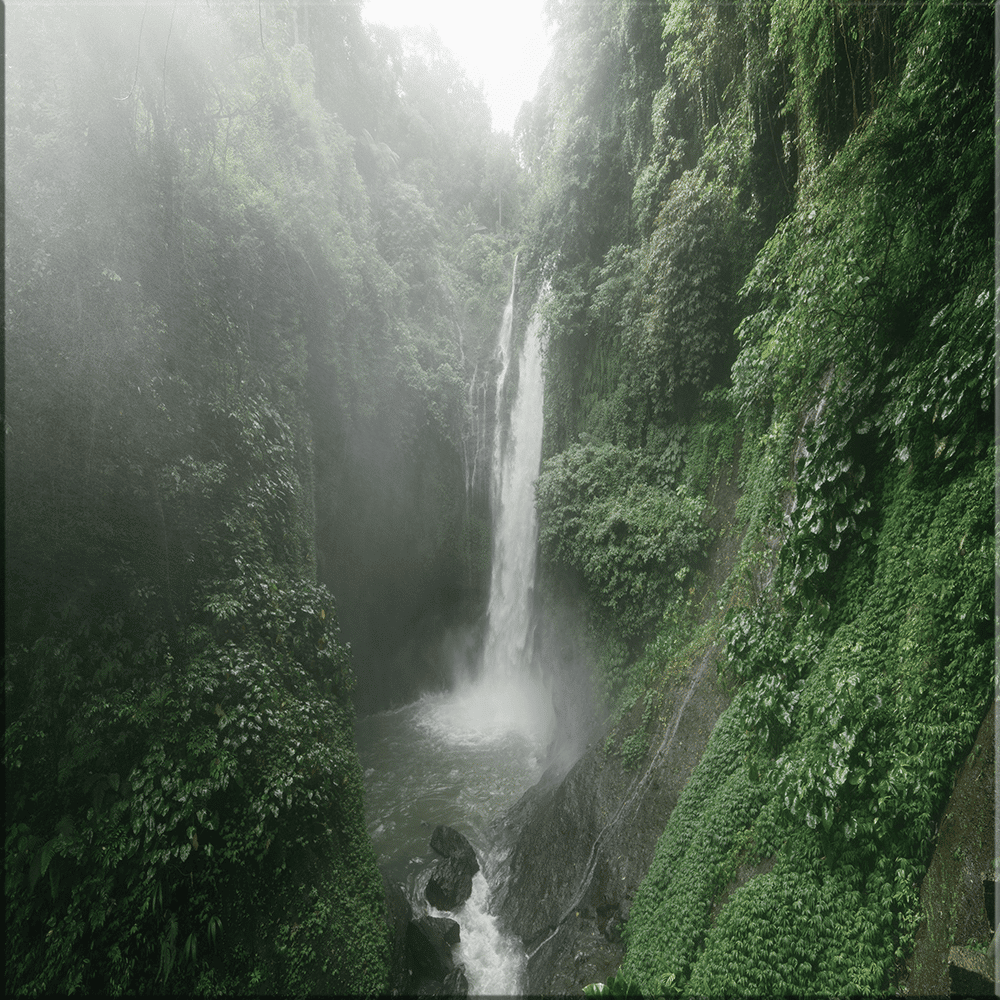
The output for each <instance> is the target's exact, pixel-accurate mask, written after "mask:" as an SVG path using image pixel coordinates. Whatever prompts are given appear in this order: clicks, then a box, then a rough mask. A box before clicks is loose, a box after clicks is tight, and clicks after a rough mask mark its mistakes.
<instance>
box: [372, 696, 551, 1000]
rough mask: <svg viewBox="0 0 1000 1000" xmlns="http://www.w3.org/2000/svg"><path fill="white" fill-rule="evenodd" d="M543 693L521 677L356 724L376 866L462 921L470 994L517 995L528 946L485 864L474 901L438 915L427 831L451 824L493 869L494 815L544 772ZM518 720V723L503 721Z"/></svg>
mask: <svg viewBox="0 0 1000 1000" xmlns="http://www.w3.org/2000/svg"><path fill="white" fill-rule="evenodd" d="M545 697H546V692H545V691H544V689H541V690H535V689H534V688H533V686H532V685H531V683H530V682H523V683H522V682H514V683H512V684H511V685H510V686H509V688H508V689H507V690H506V691H502V690H498V689H497V688H496V687H495V686H491V685H489V684H485V683H482V682H480V683H477V684H470V685H461V686H459V687H458V688H457V689H456V690H455V691H452V692H447V693H441V694H428V695H425V696H424V697H423V698H421V699H420V700H419V701H416V702H414V703H412V704H410V705H406V706H404V707H403V708H398V709H394V710H391V711H387V712H381V713H379V714H377V715H370V716H367V717H365V718H362V719H359V720H358V721H357V725H356V733H357V741H358V754H359V756H360V758H361V766H362V768H363V771H364V783H365V812H366V817H367V823H368V833H369V835H370V836H371V838H372V842H373V844H374V847H375V852H376V856H377V859H378V864H379V868H380V869H381V870H382V871H383V872H384V873H385V875H386V876H387V878H388V879H389V880H390V881H393V882H397V883H399V884H400V885H402V886H403V888H404V889H405V891H406V894H407V896H408V898H409V900H410V903H411V905H412V906H413V908H414V912H415V913H420V912H426V913H429V914H430V915H432V916H447V917H450V918H452V919H453V920H457V921H458V923H459V925H460V927H461V940H460V942H459V944H458V946H457V947H456V949H455V961H456V964H461V965H464V966H465V973H466V976H467V977H468V980H469V993H470V995H476V994H478V995H483V994H495V995H496V994H511V993H516V992H518V991H519V988H520V986H519V984H520V980H521V974H522V971H523V967H524V961H525V955H524V950H523V948H522V947H521V943H520V941H518V940H516V939H511V938H508V937H506V936H504V935H503V934H501V933H500V931H499V930H498V928H497V926H496V923H495V921H494V919H493V917H492V915H491V914H490V912H489V898H490V892H489V887H488V886H487V884H486V881H485V878H484V876H483V872H482V870H481V871H480V872H479V874H477V875H476V877H475V879H474V880H473V886H472V897H471V898H470V899H469V900H468V901H467V902H466V903H465V904H464V905H463V906H461V907H460V908H459V909H458V910H456V911H455V912H450V913H440V912H439V911H437V910H435V909H434V908H433V907H432V906H431V905H430V904H429V903H428V902H427V901H426V899H424V895H423V890H424V887H425V886H426V883H427V877H428V874H429V872H430V867H431V865H432V863H433V861H434V859H435V858H436V855H435V854H434V852H433V851H432V850H431V848H430V843H429V842H430V836H431V833H432V832H433V830H434V827H436V826H438V825H439V824H444V825H446V826H452V827H454V828H455V829H456V830H458V831H459V832H460V833H462V834H464V835H465V836H466V837H467V838H468V839H469V842H470V843H471V844H472V846H473V847H474V848H475V850H476V854H477V856H478V857H479V861H480V866H481V868H488V867H489V859H490V858H491V856H492V854H493V852H494V850H495V849H496V845H494V844H493V843H492V842H491V840H490V836H489V824H490V821H491V820H492V819H494V818H495V817H496V816H497V815H498V814H499V813H501V812H502V811H503V810H505V809H506V808H508V807H509V806H511V805H512V804H513V803H514V802H516V801H517V799H518V798H520V796H521V795H522V794H523V793H524V791H525V790H526V789H527V788H528V787H529V786H530V785H532V784H534V783H535V781H537V780H538V778H539V776H540V775H541V769H542V762H543V758H544V754H545V749H546V743H545V740H546V738H547V732H548V728H547V719H545V718H543V716H542V715H541V714H540V713H539V707H540V705H542V704H544V699H545ZM514 718H516V719H517V720H518V725H517V726H508V725H506V724H505V722H507V721H512V720H513V719H514ZM535 727H537V728H535ZM533 730H534V731H533Z"/></svg>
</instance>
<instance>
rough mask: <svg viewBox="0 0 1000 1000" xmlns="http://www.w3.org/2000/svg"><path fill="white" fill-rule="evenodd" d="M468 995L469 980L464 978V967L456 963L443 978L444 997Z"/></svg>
mask: <svg viewBox="0 0 1000 1000" xmlns="http://www.w3.org/2000/svg"><path fill="white" fill-rule="evenodd" d="M468 995H469V980H468V979H466V978H465V967H464V966H462V965H456V966H455V968H454V969H452V970H451V972H449V973H448V975H447V976H446V977H445V980H444V993H443V996H446V997H467V996H468Z"/></svg>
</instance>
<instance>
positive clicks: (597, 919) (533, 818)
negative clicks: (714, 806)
mask: <svg viewBox="0 0 1000 1000" xmlns="http://www.w3.org/2000/svg"><path fill="white" fill-rule="evenodd" d="M719 655H720V649H718V648H716V647H710V648H709V649H708V650H707V651H706V652H705V653H704V654H703V656H702V657H701V658H700V660H699V661H698V662H696V663H694V664H693V665H692V672H691V675H690V677H689V678H688V679H687V680H685V681H684V682H682V683H680V684H678V685H677V686H676V689H675V690H674V691H673V692H672V694H671V701H672V707H671V710H670V711H669V713H667V714H666V715H665V717H664V722H663V724H662V727H661V728H659V729H658V730H657V731H655V732H653V733H651V734H650V750H649V752H648V753H647V756H646V759H645V760H644V761H643V763H642V764H640V766H639V767H638V768H637V769H635V770H630V769H627V768H625V767H624V766H623V764H622V763H621V760H620V759H619V758H617V757H611V756H608V755H606V754H605V753H604V751H603V748H595V749H592V750H589V751H588V752H587V753H585V754H584V755H583V756H582V757H581V758H580V760H578V761H577V762H576V764H575V765H574V766H573V767H572V768H571V770H570V771H569V773H568V774H567V775H566V776H565V778H563V779H562V780H560V779H559V775H558V774H550V773H549V772H546V774H545V775H543V776H542V779H541V781H540V782H539V783H538V784H537V785H535V786H534V787H533V788H531V789H529V790H528V791H527V792H526V793H525V794H524V796H523V797H522V798H521V800H520V801H519V802H517V803H516V804H515V805H514V806H513V807H512V808H511V809H510V810H508V812H507V813H505V814H504V815H503V816H502V817H501V818H500V820H499V821H498V822H497V824H496V826H495V829H494V834H495V839H496V840H497V841H498V842H499V843H503V844H507V845H509V846H508V848H507V850H506V852H505V853H504V855H501V856H499V857H498V858H497V861H496V862H495V864H496V869H497V870H496V872H495V873H494V872H493V870H492V865H493V864H494V862H492V860H491V871H490V872H488V873H487V875H488V878H489V880H490V881H491V882H492V883H493V884H494V885H495V886H496V888H495V889H494V894H493V908H494V912H496V913H497V914H498V916H499V918H500V922H501V925H502V926H503V927H504V929H506V930H507V931H509V932H512V933H514V934H516V935H518V936H519V937H520V938H521V939H522V941H523V942H524V944H525V948H526V949H527V951H528V964H527V969H526V983H525V985H524V989H525V991H526V992H528V993H540V994H549V995H551V994H566V993H576V994H579V993H580V991H582V989H583V987H584V986H586V985H587V984H588V983H592V982H594V981H606V980H607V979H608V978H609V977H610V976H611V975H612V974H613V973H614V971H615V970H616V969H617V967H618V965H619V964H620V962H621V959H622V956H623V954H624V946H623V944H622V940H621V925H622V924H623V923H624V922H625V921H627V919H628V913H629V908H630V906H631V901H632V897H633V896H634V894H635V891H636V889H637V888H638V886H639V883H640V882H641V881H642V879H643V877H644V876H645V874H646V871H647V870H648V868H649V863H650V861H651V859H652V857H653V852H654V850H655V848H656V842H657V840H658V839H659V836H660V833H661V832H662V831H663V826H664V824H665V822H666V818H667V817H668V816H669V815H670V812H671V810H672V809H673V807H674V805H675V804H676V802H677V798H678V796H679V795H680V792H681V790H682V789H683V787H684V785H685V783H686V782H687V779H688V776H689V775H690V774H691V771H692V770H693V769H694V766H695V764H696V763H697V762H698V760H699V759H700V757H701V755H702V753H703V751H704V749H705V746H706V744H707V743H708V738H709V735H710V734H711V731H712V729H713V727H714V726H715V722H716V720H717V719H718V717H719V715H720V714H721V713H722V711H723V709H724V708H725V706H726V705H727V704H728V701H729V699H728V697H727V696H726V695H725V694H724V693H723V692H722V691H721V690H720V688H719V685H718V682H717V679H716V673H715V663H716V661H717V659H718V656H719Z"/></svg>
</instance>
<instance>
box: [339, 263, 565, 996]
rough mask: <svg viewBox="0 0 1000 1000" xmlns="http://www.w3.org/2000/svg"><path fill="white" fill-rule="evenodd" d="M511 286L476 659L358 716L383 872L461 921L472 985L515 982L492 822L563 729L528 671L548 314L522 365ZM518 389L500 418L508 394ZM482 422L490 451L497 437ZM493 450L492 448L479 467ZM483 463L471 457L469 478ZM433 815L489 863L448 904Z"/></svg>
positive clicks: (519, 968)
mask: <svg viewBox="0 0 1000 1000" xmlns="http://www.w3.org/2000/svg"><path fill="white" fill-rule="evenodd" d="M515 268H516V260H515ZM513 285H514V281H513V280H512V288H511V295H510V299H509V300H508V303H507V308H506V310H505V311H504V317H503V323H502V324H501V327H500V332H499V337H498V344H497V354H496V356H495V358H496V360H498V361H499V376H498V381H497V387H496V404H495V408H494V433H493V453H492V457H491V461H492V465H491V484H492V490H491V497H490V500H491V504H492V508H493V565H492V575H491V583H490V599H489V610H488V614H489V622H488V626H487V635H486V640H485V643H484V648H483V653H482V659H481V661H480V663H479V668H478V671H477V672H476V673H475V676H461V677H457V678H456V683H455V686H454V688H453V689H452V690H451V691H445V692H435V693H428V694H425V695H424V696H423V697H422V698H421V699H420V700H419V701H417V702H414V703H413V704H412V705H408V706H404V707H403V708H401V709H397V710H394V711H393V712H385V713H381V714H379V715H376V716H371V717H369V718H368V719H362V720H359V722H358V727H357V731H358V748H359V755H360V757H361V760H362V764H363V766H364V769H365V770H364V776H365V788H366V793H365V794H366V813H367V818H368V830H369V833H370V835H371V837H372V841H373V843H374V844H375V846H376V850H377V852H378V856H379V864H380V865H382V866H383V871H385V870H386V868H385V867H384V866H389V869H390V871H391V876H390V877H391V878H392V879H393V880H395V881H398V882H400V883H401V884H404V885H405V886H406V887H407V895H408V896H409V899H410V902H411V904H412V905H413V907H414V910H415V912H417V913H424V912H427V913H430V914H431V915H433V916H447V917H449V918H451V919H454V920H457V921H458V923H459V926H460V928H461V938H460V943H459V945H457V946H456V948H455V953H454V958H455V960H456V962H458V963H459V964H461V965H463V966H465V969H466V974H467V976H468V980H469V992H470V995H477V994H490V995H495V994H517V993H518V990H519V984H520V982H521V979H522V976H523V968H524V963H525V954H524V949H523V947H522V946H521V943H520V941H518V940H517V939H516V938H513V937H510V936H509V935H507V934H506V933H505V932H503V931H501V930H500V928H499V926H498V924H497V919H496V917H495V915H493V914H491V913H490V906H489V904H490V893H491V889H493V888H495V885H494V884H492V883H489V884H488V875H489V873H491V872H493V871H495V870H496V869H497V865H498V863H499V859H500V855H499V854H498V853H497V852H498V848H497V845H496V843H495V842H494V840H493V836H492V834H491V833H490V830H489V826H490V823H491V822H492V820H493V818H494V817H495V816H496V815H497V814H498V812H499V811H500V810H502V809H505V808H508V807H509V806H511V805H512V804H513V803H514V802H516V801H517V799H518V798H519V797H520V795H521V794H523V792H524V791H525V790H526V789H527V788H528V787H530V785H531V784H533V783H534V782H535V781H537V780H538V778H539V776H540V774H541V771H542V768H543V761H544V759H545V752H546V751H545V748H546V747H547V746H548V744H549V743H550V741H551V738H552V735H553V733H554V729H555V712H554V709H553V702H552V692H551V691H549V690H548V688H547V687H546V684H545V682H544V680H543V679H542V678H541V677H540V676H539V675H538V673H537V672H536V671H535V670H534V667H533V664H532V655H531V646H532V642H531V633H532V598H533V589H534V581H535V548H536V545H537V542H538V524H537V519H536V516H535V496H534V492H535V481H536V479H537V478H538V470H539V465H540V461H541V453H542V401H543V381H542V343H541V337H542V332H543V324H542V321H541V318H540V315H539V312H538V309H537V307H536V310H535V314H534V315H533V317H532V319H531V321H530V323H529V325H528V329H527V330H526V332H525V337H524V343H523V344H522V346H521V348H520V352H519V354H518V357H517V363H516V364H512V363H511V362H512V360H513V353H514V352H513V349H512V339H513V322H514V287H513ZM484 367H486V366H484ZM515 376H516V388H514V384H513V382H511V385H510V386H509V387H508V380H513V379H514V378H515ZM512 389H513V393H512V392H511V390H512ZM477 391H478V390H477ZM512 394H513V397H514V398H513V403H512V405H511V407H510V414H509V419H505V418H504V417H505V414H504V410H505V401H507V400H508V399H509V397H510V396H511V395H512ZM484 423H485V421H484ZM482 433H483V437H482V440H483V444H484V448H483V450H484V451H485V450H486V443H487V440H486V439H487V438H488V436H489V435H488V432H487V431H485V430H484V431H483V432H482ZM475 439H476V440H477V441H478V440H479V436H478V432H477V434H476V437H475ZM485 460H486V456H485V455H484V456H483V464H484V466H485ZM477 464H478V463H477V461H476V460H475V458H474V459H473V461H472V463H471V466H472V472H471V474H470V478H472V477H474V475H475V468H476V465H477ZM438 823H445V824H448V825H454V826H456V827H457V828H459V829H460V830H462V832H464V833H465V834H466V835H467V836H468V837H469V838H470V840H471V842H472V843H473V846H474V847H475V849H476V851H477V853H478V855H479V858H480V863H481V865H482V871H481V872H480V873H479V874H477V875H476V878H475V880H474V881H473V887H472V888H473V891H472V896H471V898H470V899H469V900H468V901H467V902H466V903H465V904H464V905H463V906H461V907H460V908H459V909H458V910H456V911H454V912H450V913H447V914H441V913H438V912H437V911H436V910H434V909H433V907H429V905H428V903H427V901H426V899H425V897H424V894H423V887H424V886H425V885H426V881H427V875H428V868H427V863H428V860H429V859H428V857H427V853H428V852H427V838H428V837H429V835H430V833H429V831H430V830H431V829H433V827H434V826H435V825H437V824H438Z"/></svg>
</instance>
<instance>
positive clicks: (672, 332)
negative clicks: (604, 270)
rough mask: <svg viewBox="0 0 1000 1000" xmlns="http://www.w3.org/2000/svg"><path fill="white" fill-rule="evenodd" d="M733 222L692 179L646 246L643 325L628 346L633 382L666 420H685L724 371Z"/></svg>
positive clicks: (692, 176)
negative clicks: (680, 416)
mask: <svg viewBox="0 0 1000 1000" xmlns="http://www.w3.org/2000/svg"><path fill="white" fill-rule="evenodd" d="M727 221H728V220H727V217H726V214H725V209H724V208H723V206H722V205H721V204H720V199H719V195H718V192H717V191H716V190H714V189H712V188H711V187H709V186H708V185H707V184H706V182H705V178H704V177H703V176H702V175H700V174H699V173H698V172H696V171H692V172H688V173H686V174H684V175H683V177H681V178H680V179H679V180H677V181H675V182H674V184H673V185H672V186H671V189H670V197H669V198H668V200H667V201H666V202H665V203H664V205H663V208H662V210H661V212H660V214H659V216H658V217H657V220H656V224H655V226H654V229H653V232H652V235H651V237H650V239H649V241H648V243H646V244H644V245H643V250H642V262H641V264H640V268H641V271H640V273H641V274H642V275H643V276H644V278H643V282H642V285H641V286H640V287H641V288H642V307H641V318H640V319H639V322H638V323H636V324H635V325H634V326H633V327H632V328H631V330H629V331H628V332H627V334H626V345H627V349H628V353H629V359H630V364H631V368H632V372H633V373H634V374H633V376H632V377H633V378H635V379H637V380H638V382H639V385H640V386H641V388H642V391H643V393H644V394H645V395H646V396H647V398H649V399H650V400H651V401H652V406H653V413H654V415H655V416H658V417H660V418H661V419H662V418H663V417H664V416H667V415H670V414H675V413H676V414H684V415H686V413H687V412H688V411H689V408H690V405H691V404H690V400H691V398H692V396H693V397H694V398H695V399H696V398H697V396H698V395H700V393H701V392H702V391H704V390H705V389H707V388H710V387H711V385H712V382H713V380H717V379H718V378H719V376H720V372H721V371H724V370H725V362H726V360H727V358H726V356H727V354H728V353H729V337H730V335H731V333H732V327H733V324H732V319H731V315H732V301H733V292H734V289H733V273H732V271H733V261H732V257H731V240H730V239H729V238H728V234H727V232H726V230H727ZM685 403H687V405H684V404H685Z"/></svg>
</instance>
